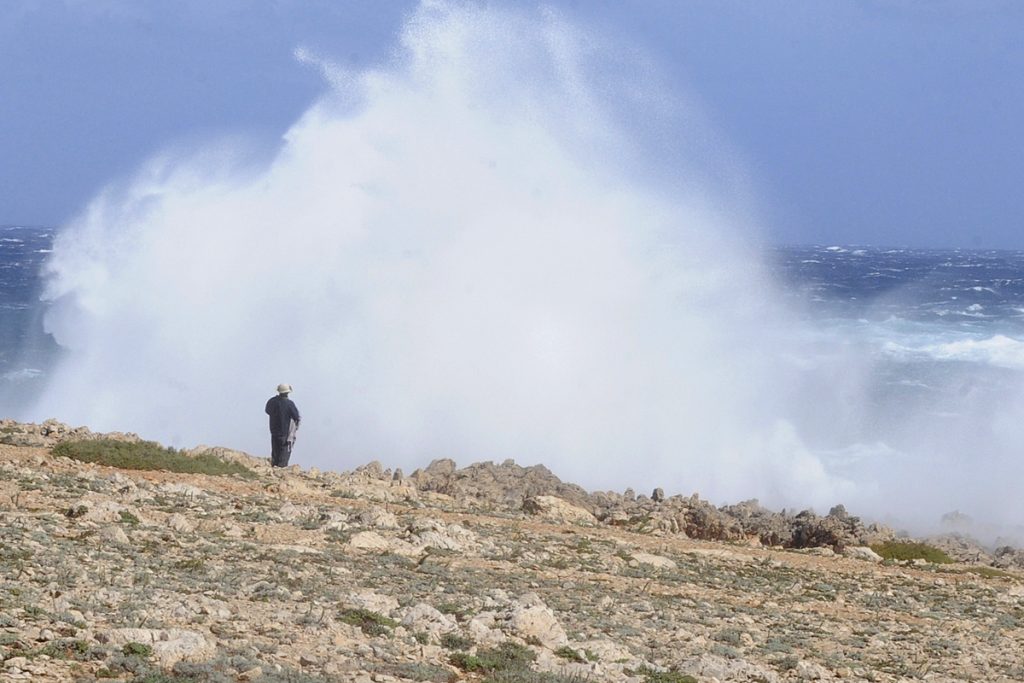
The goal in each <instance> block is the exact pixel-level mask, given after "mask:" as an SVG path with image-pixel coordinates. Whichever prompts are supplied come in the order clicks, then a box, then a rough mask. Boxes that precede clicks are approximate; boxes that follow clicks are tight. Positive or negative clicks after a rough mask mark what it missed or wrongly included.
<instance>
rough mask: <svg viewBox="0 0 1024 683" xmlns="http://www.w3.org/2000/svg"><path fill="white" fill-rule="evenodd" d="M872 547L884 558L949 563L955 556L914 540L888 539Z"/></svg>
mask: <svg viewBox="0 0 1024 683" xmlns="http://www.w3.org/2000/svg"><path fill="white" fill-rule="evenodd" d="M871 549H872V550H874V551H875V552H876V553H878V554H879V555H881V556H882V559H883V560H898V561H910V560H925V561H926V562H931V563H932V564H949V563H951V562H953V558H951V557H950V556H949V555H947V554H946V553H944V552H943V551H941V550H939V549H938V548H936V547H934V546H930V545H928V544H927V543H916V542H913V541H886V542H885V543H878V544H876V545H873V546H871Z"/></svg>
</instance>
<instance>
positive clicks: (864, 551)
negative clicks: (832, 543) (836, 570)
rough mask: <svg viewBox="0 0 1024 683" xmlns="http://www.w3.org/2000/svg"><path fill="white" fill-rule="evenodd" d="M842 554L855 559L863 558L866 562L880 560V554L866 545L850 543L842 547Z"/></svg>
mask: <svg viewBox="0 0 1024 683" xmlns="http://www.w3.org/2000/svg"><path fill="white" fill-rule="evenodd" d="M843 555H845V556H846V557H852V558H853V559H855V560H865V561H867V562H881V561H882V556H881V555H879V554H878V553H876V552H875V551H874V550H872V549H871V548H869V547H867V546H866V545H850V546H846V547H845V548H843Z"/></svg>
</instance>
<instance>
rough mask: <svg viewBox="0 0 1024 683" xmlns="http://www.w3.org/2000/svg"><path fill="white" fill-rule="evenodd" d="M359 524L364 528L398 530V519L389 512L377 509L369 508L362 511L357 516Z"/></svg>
mask: <svg viewBox="0 0 1024 683" xmlns="http://www.w3.org/2000/svg"><path fill="white" fill-rule="evenodd" d="M358 519H359V522H360V523H362V524H363V525H364V526H372V527H376V528H378V529H398V528H400V525H399V523H398V518H397V517H395V515H394V514H393V513H391V512H388V511H387V510H383V509H381V508H379V507H371V508H367V509H366V510H363V511H362V512H360V513H359V515H358Z"/></svg>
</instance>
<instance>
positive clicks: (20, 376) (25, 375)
mask: <svg viewBox="0 0 1024 683" xmlns="http://www.w3.org/2000/svg"><path fill="white" fill-rule="evenodd" d="M42 374H43V371H42V370H40V369H38V368H20V369H18V370H11V371H10V372H5V373H4V374H3V375H2V377H3V379H5V380H7V381H9V382H23V381H25V380H29V379H35V378H36V377H41V376H42Z"/></svg>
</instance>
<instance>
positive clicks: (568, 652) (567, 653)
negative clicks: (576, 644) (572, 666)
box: [554, 645, 587, 664]
mask: <svg viewBox="0 0 1024 683" xmlns="http://www.w3.org/2000/svg"><path fill="white" fill-rule="evenodd" d="M554 654H555V656H556V657H561V658H562V659H567V660H569V661H570V662H577V663H579V664H585V663H586V661H587V658H586V657H584V656H583V655H581V654H580V653H579V652H577V651H576V650H574V649H572V648H571V647H569V646H568V645H563V646H562V647H560V648H558V649H557V650H555V653H554Z"/></svg>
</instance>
